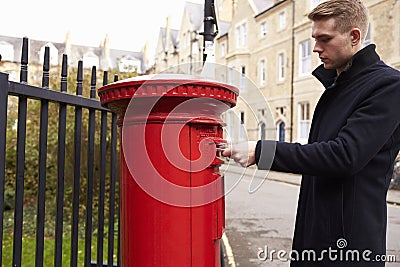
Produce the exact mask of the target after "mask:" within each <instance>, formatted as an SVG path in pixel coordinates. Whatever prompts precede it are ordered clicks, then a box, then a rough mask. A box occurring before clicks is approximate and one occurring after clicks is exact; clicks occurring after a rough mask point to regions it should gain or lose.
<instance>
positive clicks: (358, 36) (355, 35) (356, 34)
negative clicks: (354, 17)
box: [350, 28, 361, 46]
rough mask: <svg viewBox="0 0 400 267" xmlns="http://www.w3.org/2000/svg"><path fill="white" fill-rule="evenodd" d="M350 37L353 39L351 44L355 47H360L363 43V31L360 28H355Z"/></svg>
mask: <svg viewBox="0 0 400 267" xmlns="http://www.w3.org/2000/svg"><path fill="white" fill-rule="evenodd" d="M350 37H351V44H352V45H353V46H356V45H358V44H359V43H360V42H361V30H360V29H359V28H353V29H352V30H351V31H350Z"/></svg>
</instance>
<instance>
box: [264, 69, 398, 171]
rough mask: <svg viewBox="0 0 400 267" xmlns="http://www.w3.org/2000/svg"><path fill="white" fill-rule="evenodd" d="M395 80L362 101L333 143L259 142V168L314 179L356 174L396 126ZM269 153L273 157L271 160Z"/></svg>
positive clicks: (396, 98) (387, 138) (378, 149)
mask: <svg viewBox="0 0 400 267" xmlns="http://www.w3.org/2000/svg"><path fill="white" fill-rule="evenodd" d="M398 77H399V76H397V78H396V77H394V78H393V79H387V80H386V82H385V84H382V85H381V86H380V87H379V88H380V89H378V90H375V91H374V92H373V93H372V94H371V95H370V96H369V97H368V98H366V99H365V100H364V101H362V102H361V103H360V104H359V106H358V108H357V109H356V110H355V111H354V112H353V114H352V115H351V116H350V117H349V118H348V120H347V122H346V124H345V125H344V126H343V128H342V129H341V130H340V131H339V133H338V135H337V137H336V138H334V139H332V140H329V141H325V142H315V143H312V144H306V145H301V144H298V143H286V142H277V141H271V140H260V141H258V143H257V146H256V163H257V166H258V168H259V169H271V170H275V171H281V172H291V173H299V174H308V175H314V176H318V175H343V174H345V175H351V174H354V173H357V172H358V171H359V170H361V169H362V168H363V167H364V166H365V165H366V164H367V163H368V162H369V161H370V160H371V159H372V158H373V157H374V156H375V155H376V154H377V153H378V152H379V151H380V150H381V149H382V147H383V146H384V145H385V144H386V143H387V142H388V141H389V140H390V138H391V136H392V135H393V133H394V131H395V130H396V129H397V128H398V127H399V122H400V105H399V101H400V79H399V78H398ZM397 142H398V140H397ZM272 153H273V154H274V155H273V158H272V159H271V157H272V156H271V154H272ZM271 161H272V162H271Z"/></svg>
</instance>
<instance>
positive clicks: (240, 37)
mask: <svg viewBox="0 0 400 267" xmlns="http://www.w3.org/2000/svg"><path fill="white" fill-rule="evenodd" d="M246 44H247V23H243V24H241V25H239V26H237V27H236V47H243V46H246Z"/></svg>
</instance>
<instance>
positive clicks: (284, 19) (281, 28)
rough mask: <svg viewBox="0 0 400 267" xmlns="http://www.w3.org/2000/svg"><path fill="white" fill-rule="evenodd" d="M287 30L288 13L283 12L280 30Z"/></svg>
mask: <svg viewBox="0 0 400 267" xmlns="http://www.w3.org/2000/svg"><path fill="white" fill-rule="evenodd" d="M285 28H286V12H285V11H282V12H281V13H279V30H283V29H285Z"/></svg>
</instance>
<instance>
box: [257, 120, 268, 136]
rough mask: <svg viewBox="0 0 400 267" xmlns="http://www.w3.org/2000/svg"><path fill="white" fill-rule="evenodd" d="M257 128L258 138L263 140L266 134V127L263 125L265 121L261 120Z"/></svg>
mask: <svg viewBox="0 0 400 267" xmlns="http://www.w3.org/2000/svg"><path fill="white" fill-rule="evenodd" d="M258 130H259V134H258V135H259V138H260V139H261V140H265V138H266V134H265V131H266V127H265V123H264V122H261V124H260V125H259V127H258Z"/></svg>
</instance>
